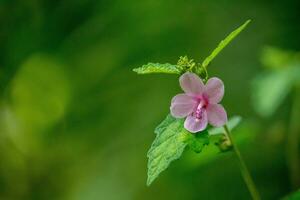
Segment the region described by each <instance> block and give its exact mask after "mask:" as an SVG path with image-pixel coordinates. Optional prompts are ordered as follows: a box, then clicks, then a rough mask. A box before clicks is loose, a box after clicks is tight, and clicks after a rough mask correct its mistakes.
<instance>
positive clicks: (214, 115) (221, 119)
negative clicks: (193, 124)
mask: <svg viewBox="0 0 300 200" xmlns="http://www.w3.org/2000/svg"><path fill="white" fill-rule="evenodd" d="M206 111H207V117H208V122H209V123H210V124H211V125H212V126H216V127H219V126H223V125H224V124H226V122H227V113H226V111H225V109H224V107H223V106H222V105H220V104H209V105H208V106H207V108H206Z"/></svg>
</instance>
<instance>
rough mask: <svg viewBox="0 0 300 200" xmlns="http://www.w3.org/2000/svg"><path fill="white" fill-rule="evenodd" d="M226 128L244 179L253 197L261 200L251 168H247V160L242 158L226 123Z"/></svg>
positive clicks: (226, 133) (255, 199)
mask: <svg viewBox="0 0 300 200" xmlns="http://www.w3.org/2000/svg"><path fill="white" fill-rule="evenodd" d="M224 130H225V135H226V137H227V138H228V139H229V140H230V142H231V145H232V148H233V151H234V152H235V154H236V157H237V158H238V163H239V167H240V170H241V174H242V176H243V179H244V181H245V183H246V185H247V187H248V190H249V192H250V194H251V196H252V198H253V199H254V200H260V199H261V198H260V196H259V193H258V190H257V189H256V186H255V184H254V182H253V179H252V177H251V175H250V172H249V170H248V168H247V166H246V164H245V162H244V160H243V158H242V155H241V153H240V151H239V149H238V147H237V146H236V145H235V143H234V142H233V140H232V137H231V133H230V131H229V129H228V127H227V126H226V125H225V126H224Z"/></svg>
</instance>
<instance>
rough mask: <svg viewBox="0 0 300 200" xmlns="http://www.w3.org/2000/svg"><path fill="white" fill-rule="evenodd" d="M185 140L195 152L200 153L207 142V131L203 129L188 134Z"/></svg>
mask: <svg viewBox="0 0 300 200" xmlns="http://www.w3.org/2000/svg"><path fill="white" fill-rule="evenodd" d="M185 142H186V143H187V144H188V145H189V147H190V148H191V149H192V150H193V151H194V152H196V153H200V152H201V151H202V149H203V147H204V146H205V145H208V144H209V138H208V131H207V130H204V131H202V132H200V133H197V134H188V135H187V137H186V140H185Z"/></svg>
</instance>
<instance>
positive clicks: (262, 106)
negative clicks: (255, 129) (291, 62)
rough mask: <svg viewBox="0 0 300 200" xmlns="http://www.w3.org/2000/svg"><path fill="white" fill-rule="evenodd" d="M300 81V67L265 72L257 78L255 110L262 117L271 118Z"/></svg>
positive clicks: (253, 100) (253, 96) (254, 91)
mask: <svg viewBox="0 0 300 200" xmlns="http://www.w3.org/2000/svg"><path fill="white" fill-rule="evenodd" d="M299 80H300V65H298V66H296V65H295V66H290V67H286V68H284V69H282V70H275V71H270V72H265V73H263V74H261V75H260V76H258V77H256V79H255V80H254V81H253V94H252V102H253V107H254V109H255V110H256V111H257V112H258V113H259V114H260V115H262V116H270V115H271V114H273V113H274V112H275V110H276V109H277V108H278V107H279V106H280V105H281V104H282V102H283V100H284V99H285V97H286V96H287V94H288V93H289V92H290V91H291V89H292V88H293V86H294V85H295V84H297V83H299Z"/></svg>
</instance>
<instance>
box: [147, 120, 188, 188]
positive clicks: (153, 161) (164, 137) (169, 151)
mask: <svg viewBox="0 0 300 200" xmlns="http://www.w3.org/2000/svg"><path fill="white" fill-rule="evenodd" d="M154 132H155V133H156V138H155V140H154V141H153V143H152V145H151V148H150V150H149V151H148V154H147V157H148V158H149V160H148V179H147V185H148V186H149V185H150V184H151V183H152V182H153V181H154V180H155V179H156V178H157V176H158V175H159V174H160V173H161V172H162V171H164V170H165V169H166V168H167V167H168V166H169V164H170V163H171V162H172V161H173V160H176V159H178V158H179V157H180V156H181V154H182V152H183V150H184V148H185V147H186V143H185V142H184V136H185V134H186V133H187V131H186V130H185V129H184V128H183V120H181V119H175V118H173V117H172V116H171V115H168V116H167V117H166V119H165V120H164V121H163V122H162V123H161V124H160V125H159V126H158V127H157V128H156V129H155V131H154Z"/></svg>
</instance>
